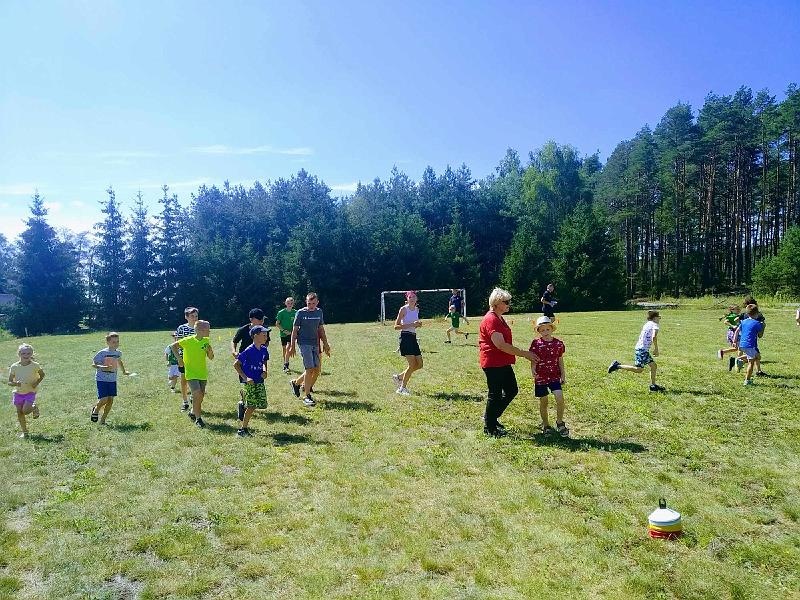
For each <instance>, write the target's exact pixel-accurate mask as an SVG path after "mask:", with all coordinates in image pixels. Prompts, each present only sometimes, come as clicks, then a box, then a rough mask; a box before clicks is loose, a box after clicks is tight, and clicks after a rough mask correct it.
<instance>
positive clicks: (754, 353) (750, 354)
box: [739, 348, 758, 360]
mask: <svg viewBox="0 0 800 600" xmlns="http://www.w3.org/2000/svg"><path fill="white" fill-rule="evenodd" d="M739 350H740V351H741V352H744V355H745V356H746V357H747V358H748V359H749V360H755V359H756V358H758V348H739Z"/></svg>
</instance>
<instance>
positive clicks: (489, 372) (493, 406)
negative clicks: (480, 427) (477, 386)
mask: <svg viewBox="0 0 800 600" xmlns="http://www.w3.org/2000/svg"><path fill="white" fill-rule="evenodd" d="M483 372H484V373H486V385H487V386H488V387H489V400H488V401H487V402H486V413H485V414H484V420H485V421H486V425H485V426H486V428H487V429H495V428H496V427H497V419H499V418H500V415H502V414H503V411H505V409H506V408H507V407H508V405H509V404H511V401H512V400H513V399H514V398H515V397H516V395H517V392H519V388H518V387H517V378H516V377H515V376H514V368H513V367H512V366H511V365H506V366H505V367H486V368H485V369H483Z"/></svg>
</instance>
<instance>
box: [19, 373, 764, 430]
mask: <svg viewBox="0 0 800 600" xmlns="http://www.w3.org/2000/svg"><path fill="white" fill-rule="evenodd" d="M756 375H757V376H758V377H769V375H767V374H766V373H764V371H756ZM33 411H34V412H36V407H35V406H34V408H33ZM36 416H37V415H35V414H34V415H33V418H34V419H35V418H36Z"/></svg>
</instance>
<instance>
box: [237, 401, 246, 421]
mask: <svg viewBox="0 0 800 600" xmlns="http://www.w3.org/2000/svg"><path fill="white" fill-rule="evenodd" d="M236 416H237V417H239V420H240V421H241V420H243V419H244V402H242V401H241V400H239V404H237V405H236Z"/></svg>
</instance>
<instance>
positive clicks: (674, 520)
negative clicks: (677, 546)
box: [647, 498, 683, 540]
mask: <svg viewBox="0 0 800 600" xmlns="http://www.w3.org/2000/svg"><path fill="white" fill-rule="evenodd" d="M647 533H648V535H649V536H650V537H651V538H658V539H665V540H674V539H677V538H679V537H680V536H681V533H683V525H681V513H679V512H677V511H674V510H672V509H671V508H667V501H666V500H665V499H664V498H661V499H660V500H659V501H658V508H657V509H656V510H654V511H653V512H651V513H650V516H649V517H648V519H647Z"/></svg>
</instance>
